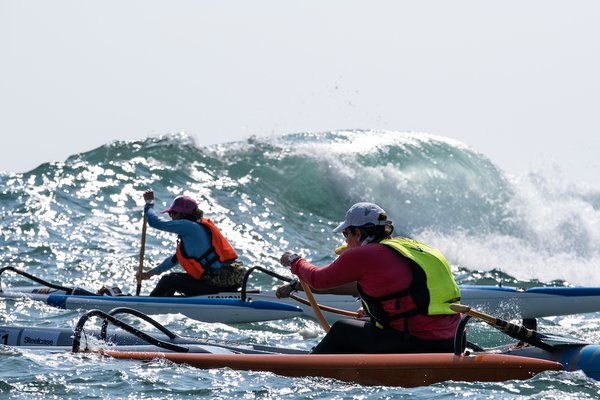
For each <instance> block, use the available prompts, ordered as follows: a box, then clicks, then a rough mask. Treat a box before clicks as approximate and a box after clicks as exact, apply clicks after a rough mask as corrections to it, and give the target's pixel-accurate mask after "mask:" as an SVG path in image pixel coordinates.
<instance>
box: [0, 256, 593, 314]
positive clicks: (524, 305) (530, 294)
mask: <svg viewBox="0 0 600 400" xmlns="http://www.w3.org/2000/svg"><path fill="white" fill-rule="evenodd" d="M255 268H258V267H253V269H255ZM7 269H10V270H12V271H15V272H17V273H19V274H21V275H24V276H26V277H28V278H30V279H33V280H36V281H37V282H39V283H43V284H44V286H27V287H3V288H0V298H6V299H19V298H23V297H27V298H30V299H33V300H37V301H41V302H44V303H46V304H48V305H50V306H53V307H57V308H61V309H74V310H77V309H81V310H91V309H100V310H102V311H109V310H111V309H113V308H117V307H128V308H132V309H136V310H138V311H141V312H143V313H146V314H151V315H157V314H171V313H181V314H183V315H185V316H187V317H189V318H192V319H195V320H198V321H204V322H223V323H246V322H258V321H267V320H277V319H285V318H293V317H298V316H304V317H313V316H314V313H313V311H312V309H311V307H310V305H309V304H308V302H304V303H300V302H298V301H296V300H294V299H291V298H285V299H279V298H277V296H276V295H275V292H274V291H273V290H267V291H263V290H260V289H250V290H246V284H247V278H248V275H249V274H247V276H246V278H245V279H244V286H243V288H242V291H238V292H221V293H215V294H208V295H204V296H194V297H184V296H175V297H149V296H130V295H118V296H105V295H96V294H95V293H94V292H93V291H91V290H89V289H88V290H81V289H78V288H67V287H63V286H58V285H53V284H50V283H48V282H45V281H43V280H41V279H39V278H36V277H32V276H31V275H29V274H27V273H24V272H23V271H19V270H16V269H14V268H12V267H5V268H3V269H0V274H2V272H3V271H4V270H7ZM261 270H263V269H261ZM250 272H251V271H249V273H250ZM271 274H272V275H275V276H277V277H280V278H282V277H281V276H279V275H277V274H273V273H271ZM284 279H288V280H289V278H284ZM460 291H461V303H462V304H465V305H468V306H470V307H474V308H478V309H481V310H483V311H485V312H488V313H492V314H496V315H499V316H500V317H502V318H507V319H513V318H523V319H535V318H540V317H547V316H557V315H570V314H581V313H589V312H598V311H600V287H534V288H529V289H518V288H515V287H507V286H477V285H461V286H460ZM315 299H316V300H317V302H318V303H319V304H321V305H323V306H326V307H330V308H333V309H335V310H342V311H348V312H354V311H356V310H357V309H358V308H359V306H360V304H359V302H358V301H357V299H356V298H354V297H352V296H341V295H332V294H315ZM323 315H324V316H325V318H326V319H327V320H328V321H330V322H333V321H335V320H338V319H340V318H344V316H343V315H340V314H339V313H337V312H329V311H327V310H326V309H325V310H323Z"/></svg>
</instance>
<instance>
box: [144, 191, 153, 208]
mask: <svg viewBox="0 0 600 400" xmlns="http://www.w3.org/2000/svg"><path fill="white" fill-rule="evenodd" d="M144 200H145V201H146V204H149V203H153V202H154V191H153V190H152V189H148V190H146V191H145V192H144Z"/></svg>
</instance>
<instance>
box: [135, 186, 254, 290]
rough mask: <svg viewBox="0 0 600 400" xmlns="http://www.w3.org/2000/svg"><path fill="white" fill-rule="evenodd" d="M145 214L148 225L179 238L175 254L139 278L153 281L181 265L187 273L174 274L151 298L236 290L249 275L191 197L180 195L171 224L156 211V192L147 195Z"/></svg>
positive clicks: (171, 209)
mask: <svg viewBox="0 0 600 400" xmlns="http://www.w3.org/2000/svg"><path fill="white" fill-rule="evenodd" d="M144 200H145V201H146V206H145V207H144V213H145V215H146V216H147V218H148V225H150V226H151V227H153V228H156V229H159V230H161V231H165V232H172V233H176V234H177V235H178V241H177V250H176V252H175V255H173V256H170V257H168V258H167V259H165V260H164V261H163V262H162V263H161V264H159V265H158V266H157V267H155V268H154V269H152V270H150V271H147V272H142V273H141V274H139V273H138V274H137V275H139V277H140V278H141V279H142V280H144V279H149V278H151V277H153V276H155V275H159V274H162V273H163V272H165V271H167V270H169V269H171V268H173V267H174V266H175V265H177V264H180V265H181V266H182V267H183V269H184V270H185V273H179V272H171V273H169V274H168V275H165V276H163V277H162V278H161V279H160V281H159V282H158V284H157V285H156V287H155V288H154V290H152V292H151V293H150V296H156V297H169V296H173V295H175V293H181V294H183V295H185V296H198V295H202V294H209V293H217V292H224V291H236V290H237V289H238V288H239V287H240V286H241V284H242V280H243V278H244V274H245V268H244V266H243V264H242V263H241V262H240V261H238V260H237V254H236V252H235V250H234V249H233V247H232V246H231V245H230V244H229V242H228V241H227V239H225V237H224V236H223V234H222V233H221V231H220V230H219V229H218V228H217V227H216V226H215V224H214V223H213V222H212V221H211V220H210V219H207V218H204V212H203V211H202V210H200V209H199V208H198V203H196V201H195V200H194V199H192V198H191V197H189V196H178V197H177V198H175V200H173V203H172V204H171V207H169V208H168V209H166V210H163V211H161V213H168V214H169V216H170V217H171V221H166V220H163V219H161V218H160V217H159V215H158V214H157V213H156V211H155V210H154V192H153V191H152V190H147V191H146V192H144Z"/></svg>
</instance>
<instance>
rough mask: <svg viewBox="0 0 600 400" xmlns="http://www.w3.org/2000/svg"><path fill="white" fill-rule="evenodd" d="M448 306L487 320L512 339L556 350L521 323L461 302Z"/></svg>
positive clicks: (541, 336) (542, 337)
mask: <svg viewBox="0 0 600 400" xmlns="http://www.w3.org/2000/svg"><path fill="white" fill-rule="evenodd" d="M450 308H451V309H452V310H453V311H456V312H459V313H463V314H467V315H470V316H471V317H475V318H478V319H480V320H482V321H484V322H487V323H488V324H490V325H492V326H493V327H494V328H496V329H498V330H500V331H502V332H504V333H506V334H507V335H508V336H510V337H512V338H514V339H517V340H520V341H523V342H525V343H529V344H531V345H533V346H535V347H539V348H540V349H542V350H546V351H549V352H553V351H556V347H555V346H552V345H549V344H547V343H544V342H543V341H542V339H544V335H542V334H541V333H539V332H537V331H534V330H532V329H527V328H525V327H524V326H523V325H516V324H513V323H511V322H508V321H504V320H502V319H500V318H496V317H493V316H491V315H488V314H484V313H482V312H479V311H475V310H472V309H471V307H467V306H464V305H462V304H450Z"/></svg>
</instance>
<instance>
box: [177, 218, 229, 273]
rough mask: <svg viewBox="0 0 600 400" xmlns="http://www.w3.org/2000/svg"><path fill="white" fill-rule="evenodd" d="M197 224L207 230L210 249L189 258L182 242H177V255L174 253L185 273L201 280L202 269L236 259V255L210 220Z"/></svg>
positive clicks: (206, 219)
mask: <svg viewBox="0 0 600 400" xmlns="http://www.w3.org/2000/svg"><path fill="white" fill-rule="evenodd" d="M198 223H199V224H200V225H202V226H203V227H204V228H205V229H206V230H207V232H208V234H209V236H210V243H211V246H210V248H209V249H208V250H206V251H205V252H204V254H202V255H201V256H200V257H197V258H196V257H189V256H188V255H187V254H186V252H185V249H184V248H183V241H182V240H179V243H178V244H177V253H175V256H176V257H177V260H178V261H179V263H180V264H181V266H182V267H183V269H184V270H185V272H187V273H188V274H190V275H191V276H193V277H194V278H196V279H200V278H202V275H203V274H204V269H205V268H206V267H210V266H211V265H213V264H214V263H215V262H216V261H220V262H222V263H223V262H225V261H230V260H235V259H236V258H237V253H236V252H235V250H234V249H233V247H232V246H231V245H230V244H229V242H228V241H227V239H225V236H223V234H222V233H221V231H220V230H219V228H217V227H216V225H215V224H214V223H213V222H212V221H211V220H210V219H208V218H202V219H201V220H200V221H199V222H198Z"/></svg>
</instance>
